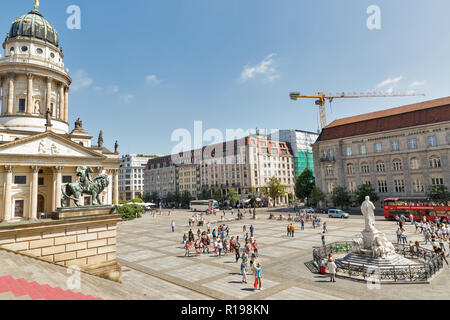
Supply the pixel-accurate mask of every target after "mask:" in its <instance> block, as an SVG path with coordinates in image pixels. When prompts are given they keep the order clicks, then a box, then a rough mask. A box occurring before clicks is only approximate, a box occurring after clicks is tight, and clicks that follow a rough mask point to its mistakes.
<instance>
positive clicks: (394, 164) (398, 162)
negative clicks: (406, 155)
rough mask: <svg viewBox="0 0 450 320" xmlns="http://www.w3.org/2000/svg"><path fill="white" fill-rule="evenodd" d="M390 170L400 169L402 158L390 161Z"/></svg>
mask: <svg viewBox="0 0 450 320" xmlns="http://www.w3.org/2000/svg"><path fill="white" fill-rule="evenodd" d="M392 170H394V171H402V160H400V159H395V160H394V161H393V162H392Z"/></svg>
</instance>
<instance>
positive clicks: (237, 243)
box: [234, 238, 241, 263]
mask: <svg viewBox="0 0 450 320" xmlns="http://www.w3.org/2000/svg"><path fill="white" fill-rule="evenodd" d="M240 247H241V245H240V243H239V238H238V239H236V242H235V243H234V251H235V252H236V263H237V262H238V261H239V258H240V257H241V252H240V250H241V249H240Z"/></svg>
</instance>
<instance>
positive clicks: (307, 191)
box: [295, 168, 315, 200]
mask: <svg viewBox="0 0 450 320" xmlns="http://www.w3.org/2000/svg"><path fill="white" fill-rule="evenodd" d="M314 185H315V179H314V174H313V172H312V171H311V170H310V169H308V168H306V169H305V170H303V172H302V173H301V174H300V176H298V177H297V179H296V181H295V195H296V196H297V198H298V199H300V200H305V198H309V197H310V196H311V192H312V190H313V188H314Z"/></svg>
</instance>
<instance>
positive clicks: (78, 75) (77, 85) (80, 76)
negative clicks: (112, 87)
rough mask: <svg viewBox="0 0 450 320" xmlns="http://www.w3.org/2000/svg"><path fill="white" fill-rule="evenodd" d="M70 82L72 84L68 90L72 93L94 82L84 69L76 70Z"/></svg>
mask: <svg viewBox="0 0 450 320" xmlns="http://www.w3.org/2000/svg"><path fill="white" fill-rule="evenodd" d="M72 80H73V82H72V85H71V87H70V88H71V89H72V90H74V91H79V90H81V89H83V88H86V87H89V86H90V85H92V83H93V82H94V81H93V80H92V78H91V77H90V76H89V75H88V73H87V72H86V70H84V69H80V70H77V71H76V72H75V73H74V74H73V77H72Z"/></svg>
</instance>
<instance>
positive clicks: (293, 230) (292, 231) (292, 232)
mask: <svg viewBox="0 0 450 320" xmlns="http://www.w3.org/2000/svg"><path fill="white" fill-rule="evenodd" d="M294 232H295V226H294V225H293V224H292V223H291V237H292V238H293V237H294Z"/></svg>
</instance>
